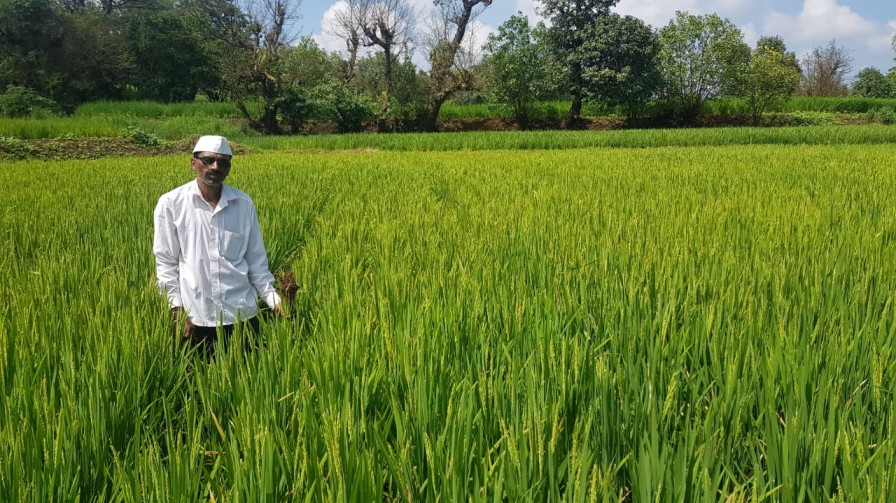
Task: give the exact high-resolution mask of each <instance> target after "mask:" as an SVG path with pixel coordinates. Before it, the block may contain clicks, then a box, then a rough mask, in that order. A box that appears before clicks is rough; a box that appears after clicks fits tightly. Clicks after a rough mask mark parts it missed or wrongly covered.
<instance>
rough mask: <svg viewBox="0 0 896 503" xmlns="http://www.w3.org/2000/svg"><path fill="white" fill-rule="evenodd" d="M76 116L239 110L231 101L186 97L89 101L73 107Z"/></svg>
mask: <svg viewBox="0 0 896 503" xmlns="http://www.w3.org/2000/svg"><path fill="white" fill-rule="evenodd" d="M73 116H74V117H77V118H87V117H111V116H124V117H138V118H145V119H169V118H174V117H207V118H219V119H236V118H239V117H240V112H239V110H237V109H236V108H235V107H234V106H233V104H231V103H222V102H210V101H198V100H197V101H189V102H181V103H159V102H157V101H106V100H103V101H91V102H89V103H84V104H82V105H80V106H78V108H77V109H75V112H74V114H73Z"/></svg>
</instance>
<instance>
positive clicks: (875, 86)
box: [849, 67, 893, 98]
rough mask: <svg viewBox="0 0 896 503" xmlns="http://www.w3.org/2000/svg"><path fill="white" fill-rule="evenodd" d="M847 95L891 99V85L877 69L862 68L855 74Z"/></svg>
mask: <svg viewBox="0 0 896 503" xmlns="http://www.w3.org/2000/svg"><path fill="white" fill-rule="evenodd" d="M849 94H851V95H853V96H861V97H863V98H891V97H893V85H892V83H891V82H890V80H889V79H887V77H886V75H884V74H883V73H881V72H880V70H878V69H877V68H872V67H868V68H864V69H862V70H861V71H859V73H857V74H856V77H855V79H854V80H853V82H852V88H851V89H850V90H849Z"/></svg>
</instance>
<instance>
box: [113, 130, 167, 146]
mask: <svg viewBox="0 0 896 503" xmlns="http://www.w3.org/2000/svg"><path fill="white" fill-rule="evenodd" d="M122 136H123V137H124V138H128V139H130V140H131V141H133V142H134V143H136V144H137V145H140V146H141V147H149V148H155V147H160V146H162V145H163V144H164V141H163V140H162V139H161V138H159V137H158V136H156V135H154V134H152V133H149V132H147V131H144V130H143V129H140V128H138V127H134V126H128V127H126V128H124V130H123V131H122Z"/></svg>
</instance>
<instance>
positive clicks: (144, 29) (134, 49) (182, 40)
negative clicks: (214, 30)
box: [128, 10, 217, 103]
mask: <svg viewBox="0 0 896 503" xmlns="http://www.w3.org/2000/svg"><path fill="white" fill-rule="evenodd" d="M192 26H193V24H192V20H191V19H190V18H189V17H185V16H184V13H183V12H177V11H174V10H169V11H161V12H149V13H146V14H144V15H141V16H133V17H131V18H130V19H129V26H128V29H129V37H128V41H129V43H130V45H131V49H130V54H131V55H132V58H133V59H132V61H133V63H132V65H133V68H132V70H131V72H132V76H133V77H132V79H133V80H132V85H133V86H134V88H136V90H137V96H138V97H139V98H141V99H145V100H156V101H161V102H164V103H172V102H179V101H192V100H193V99H194V98H195V97H196V93H197V91H198V90H199V88H200V86H201V85H202V84H203V83H204V81H205V80H206V79H208V78H209V77H210V76H211V78H216V77H215V76H216V72H217V68H216V66H215V65H214V63H213V62H212V59H211V56H210V55H209V54H208V53H207V52H206V51H205V50H204V45H203V41H202V38H201V35H202V33H201V32H199V31H197V30H193V29H191V28H192Z"/></svg>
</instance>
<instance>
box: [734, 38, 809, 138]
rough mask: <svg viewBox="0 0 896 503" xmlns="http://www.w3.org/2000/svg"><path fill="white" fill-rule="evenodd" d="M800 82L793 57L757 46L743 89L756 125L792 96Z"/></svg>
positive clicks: (770, 48)
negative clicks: (770, 111)
mask: <svg viewBox="0 0 896 503" xmlns="http://www.w3.org/2000/svg"><path fill="white" fill-rule="evenodd" d="M760 41H762V39H760ZM799 82H800V74H799V72H798V71H797V70H796V68H794V67H793V62H792V60H791V58H790V56H789V55H787V54H784V53H781V52H778V50H777V49H775V48H773V47H769V46H764V45H759V46H757V47H756V49H755V50H754V51H753V55H752V57H751V58H750V64H749V65H748V66H747V69H746V72H745V73H744V80H743V86H742V94H743V96H744V97H745V98H746V99H747V108H748V109H749V112H750V117H751V118H752V119H753V123H754V124H759V121H760V119H762V114H763V113H764V112H765V110H766V109H768V108H769V107H770V106H772V105H773V104H775V103H776V102H778V101H780V100H781V99H783V98H786V97H789V96H791V95H792V94H793V92H794V91H795V90H796V87H797V85H798V84H799Z"/></svg>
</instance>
